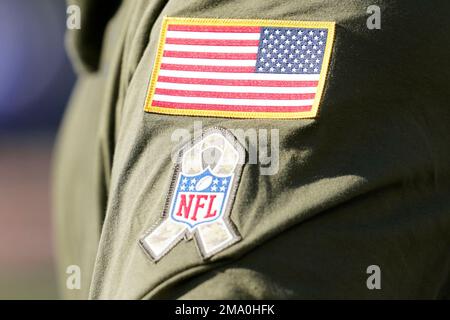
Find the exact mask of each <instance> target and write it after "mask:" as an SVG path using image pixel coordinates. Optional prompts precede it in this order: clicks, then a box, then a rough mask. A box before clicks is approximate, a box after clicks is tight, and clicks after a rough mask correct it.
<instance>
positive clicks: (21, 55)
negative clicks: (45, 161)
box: [0, 0, 75, 138]
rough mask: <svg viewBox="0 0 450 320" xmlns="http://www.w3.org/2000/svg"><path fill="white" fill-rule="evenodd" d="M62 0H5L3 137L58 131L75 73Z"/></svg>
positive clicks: (1, 7) (0, 86)
mask: <svg viewBox="0 0 450 320" xmlns="http://www.w3.org/2000/svg"><path fill="white" fill-rule="evenodd" d="M65 31H66V4H65V1H63V0H37V1H36V0H0V135H1V136H3V138H5V135H6V136H9V135H13V134H19V135H21V136H23V135H28V134H34V133H37V132H38V133H50V134H51V133H54V132H55V130H56V129H57V127H58V124H59V122H60V119H61V115H62V113H63V111H64V108H65V105H66V103H67V100H68V97H69V95H70V92H71V89H72V86H73V83H74V80H75V76H74V73H73V71H72V68H71V65H70V63H69V61H68V58H67V55H66V53H65V48H64V33H65Z"/></svg>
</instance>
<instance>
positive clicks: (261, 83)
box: [158, 76, 318, 87]
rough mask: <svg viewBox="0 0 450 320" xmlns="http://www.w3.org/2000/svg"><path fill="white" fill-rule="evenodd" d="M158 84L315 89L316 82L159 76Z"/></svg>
mask: <svg viewBox="0 0 450 320" xmlns="http://www.w3.org/2000/svg"><path fill="white" fill-rule="evenodd" d="M158 81H159V82H170V83H185V84H206V85H208V84H209V85H219V86H250V87H317V83H318V81H282V80H228V79H202V78H196V79H194V78H179V77H166V76H159V77H158Z"/></svg>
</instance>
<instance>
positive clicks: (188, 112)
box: [144, 17, 335, 119]
mask: <svg viewBox="0 0 450 320" xmlns="http://www.w3.org/2000/svg"><path fill="white" fill-rule="evenodd" d="M169 24H170V25H211V26H243V27H244V26H251V27H262V26H264V27H280V28H281V27H291V28H313V29H314V28H315V29H327V30H328V35H327V40H326V44H325V51H324V56H323V61H322V68H321V71H320V77H319V80H318V85H317V91H316V94H315V98H314V103H313V105H312V108H311V110H309V111H304V112H240V111H225V110H196V109H176V108H165V107H160V106H153V105H152V101H153V96H154V95H155V90H156V83H157V79H158V75H159V71H160V68H161V61H162V57H163V51H164V43H165V39H166V34H167V29H168V26H169ZM334 36H335V23H334V22H330V21H290V20H266V19H212V18H178V17H164V19H163V21H162V27H161V33H160V37H159V41H158V49H157V53H156V58H155V62H154V66H153V71H152V74H151V80H150V84H149V88H148V92H147V97H146V101H145V107H144V110H145V111H146V112H150V113H159V114H168V115H183V116H201V117H224V118H253V119H305V118H315V117H316V116H317V114H318V110H319V106H320V103H321V100H322V95H323V90H324V86H325V80H326V77H327V74H328V68H329V64H330V58H331V53H332V47H333V42H334Z"/></svg>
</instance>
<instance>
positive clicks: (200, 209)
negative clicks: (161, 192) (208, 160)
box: [170, 169, 232, 228]
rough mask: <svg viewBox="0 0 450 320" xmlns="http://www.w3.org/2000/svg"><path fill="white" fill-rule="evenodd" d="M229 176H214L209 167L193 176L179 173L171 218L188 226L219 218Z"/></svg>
mask: <svg viewBox="0 0 450 320" xmlns="http://www.w3.org/2000/svg"><path fill="white" fill-rule="evenodd" d="M231 178H232V177H231V176H225V177H219V176H216V175H214V174H213V173H211V171H210V170H209V169H207V170H205V171H204V172H202V173H201V174H198V175H195V176H186V175H184V174H180V177H179V181H178V186H177V188H176V191H175V197H174V201H173V204H172V208H171V211H170V214H171V217H172V219H174V220H175V221H178V222H182V223H185V224H187V225H188V226H189V227H190V228H193V227H195V226H197V225H199V224H201V223H205V222H212V221H214V220H217V219H219V218H220V217H221V216H222V213H223V209H224V204H225V203H226V200H227V197H228V189H229V185H230V182H231Z"/></svg>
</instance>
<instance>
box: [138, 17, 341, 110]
mask: <svg viewBox="0 0 450 320" xmlns="http://www.w3.org/2000/svg"><path fill="white" fill-rule="evenodd" d="M333 40H334V22H316V21H310V22H298V21H279V20H241V19H236V20H234V19H195V18H165V19H164V21H163V25H162V31H161V37H160V41H159V47H158V52H157V56H156V60H155V65H154V68H153V73H152V78H151V82H150V88H149V92H148V95H147V100H146V105H145V111H148V112H154V113H163V114H175V115H191V116H212V117H231V118H278V119H299V118H313V117H315V116H316V115H317V111H318V109H319V105H320V100H321V97H322V92H323V88H324V85H325V79H326V75H327V69H328V64H329V60H330V56H331V50H332V45H333Z"/></svg>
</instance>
